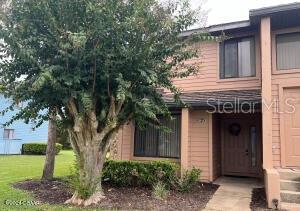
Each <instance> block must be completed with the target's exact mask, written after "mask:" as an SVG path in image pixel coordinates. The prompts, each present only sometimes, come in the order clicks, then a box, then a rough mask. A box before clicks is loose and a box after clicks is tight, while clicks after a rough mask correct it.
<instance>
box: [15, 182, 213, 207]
mask: <svg viewBox="0 0 300 211" xmlns="http://www.w3.org/2000/svg"><path fill="white" fill-rule="evenodd" d="M14 187H15V188H18V189H22V190H26V191H28V192H30V193H32V194H33V195H34V197H35V199H36V200H38V201H40V202H41V203H49V204H63V203H64V202H65V201H66V200H67V199H69V198H70V197H71V196H72V192H71V190H70V189H69V188H68V187H67V185H66V184H65V183H64V182H63V181H60V180H56V181H52V182H48V183H41V182H40V181H32V180H27V181H24V182H20V183H17V184H15V185H14ZM217 189H218V186H217V185H214V184H208V183H198V184H197V185H196V186H195V187H194V188H193V190H192V191H191V192H189V193H181V192H178V191H175V190H171V191H170V192H169V194H168V196H167V198H166V199H164V200H159V199H156V198H155V197H153V195H152V190H151V189H150V188H145V187H115V186H112V185H110V184H109V183H104V184H103V190H104V193H105V196H106V198H105V199H104V200H103V201H102V202H101V203H100V204H99V205H97V206H96V207H97V208H103V209H110V208H114V209H122V210H131V209H143V210H199V209H202V208H204V207H205V205H206V204H207V202H208V201H209V200H210V199H211V197H212V195H213V194H214V193H215V191H216V190H217Z"/></svg>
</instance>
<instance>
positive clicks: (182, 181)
mask: <svg viewBox="0 0 300 211" xmlns="http://www.w3.org/2000/svg"><path fill="white" fill-rule="evenodd" d="M200 174H201V170H200V169H196V168H195V167H193V168H192V169H191V170H186V171H185V172H184V174H183V176H182V178H177V180H176V181H175V184H176V185H175V186H176V188H177V189H178V190H179V191H181V192H189V191H190V190H191V189H192V188H193V187H194V186H195V184H196V183H197V182H198V181H199V177H200Z"/></svg>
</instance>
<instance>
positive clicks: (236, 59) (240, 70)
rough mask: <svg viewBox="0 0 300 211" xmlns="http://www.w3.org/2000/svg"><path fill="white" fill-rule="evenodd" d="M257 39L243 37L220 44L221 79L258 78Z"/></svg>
mask: <svg viewBox="0 0 300 211" xmlns="http://www.w3.org/2000/svg"><path fill="white" fill-rule="evenodd" d="M255 63H256V61H255V38H254V37H243V38H235V39H230V40H226V41H224V42H222V43H220V78H221V79H227V78H243V77H254V76H256V64H255Z"/></svg>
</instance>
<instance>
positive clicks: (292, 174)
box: [278, 169, 300, 182]
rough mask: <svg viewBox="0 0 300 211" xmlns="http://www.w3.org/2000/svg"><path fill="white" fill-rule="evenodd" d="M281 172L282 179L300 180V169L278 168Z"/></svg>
mask: <svg viewBox="0 0 300 211" xmlns="http://www.w3.org/2000/svg"><path fill="white" fill-rule="evenodd" d="M278 172H279V174H280V179H281V180H292V181H299V182H300V171H299V169H297V170H294V169H280V170H278Z"/></svg>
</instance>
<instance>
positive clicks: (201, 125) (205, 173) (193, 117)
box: [188, 110, 211, 181]
mask: <svg viewBox="0 0 300 211" xmlns="http://www.w3.org/2000/svg"><path fill="white" fill-rule="evenodd" d="M209 121H210V118H209V114H208V113H206V112H205V111H201V110H190V127H189V153H188V154H189V168H192V167H196V168H199V169H201V171H202V173H201V180H202V181H210V180H211V179H210V176H211V175H210V170H211V169H210V165H209V164H210V155H209V153H210V149H209V139H210V134H209V124H210V122H209Z"/></svg>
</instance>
